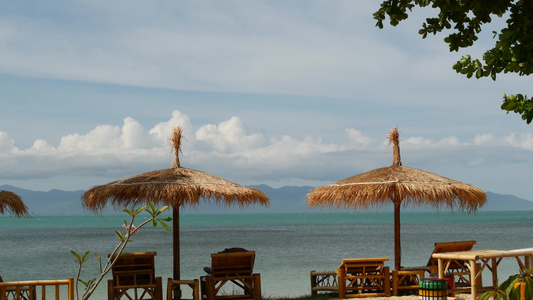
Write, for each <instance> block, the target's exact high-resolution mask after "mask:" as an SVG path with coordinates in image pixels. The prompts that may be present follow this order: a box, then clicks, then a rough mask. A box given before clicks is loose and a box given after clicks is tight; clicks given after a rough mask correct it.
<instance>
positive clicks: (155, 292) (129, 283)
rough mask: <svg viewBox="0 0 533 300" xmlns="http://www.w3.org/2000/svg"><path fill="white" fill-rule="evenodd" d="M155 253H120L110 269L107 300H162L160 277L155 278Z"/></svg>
mask: <svg viewBox="0 0 533 300" xmlns="http://www.w3.org/2000/svg"><path fill="white" fill-rule="evenodd" d="M155 255H156V252H136V253H122V254H120V255H119V256H118V258H117V261H116V262H115V264H114V265H113V267H112V274H113V279H110V280H108V282H107V287H108V290H107V291H108V300H119V299H122V298H123V297H124V298H125V299H130V300H144V299H151V300H162V295H163V288H162V279H161V277H156V276H155V263H154V258H155Z"/></svg>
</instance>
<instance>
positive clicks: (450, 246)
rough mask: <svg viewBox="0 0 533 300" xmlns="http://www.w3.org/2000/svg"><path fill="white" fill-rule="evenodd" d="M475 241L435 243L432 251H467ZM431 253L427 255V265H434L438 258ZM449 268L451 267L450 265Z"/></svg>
mask: <svg viewBox="0 0 533 300" xmlns="http://www.w3.org/2000/svg"><path fill="white" fill-rule="evenodd" d="M475 244H476V241H459V242H446V243H435V249H433V253H443V252H456V251H469V250H472V248H473V247H474V245H475ZM433 253H432V255H430V256H429V261H428V264H427V265H428V267H431V266H436V265H437V264H438V260H437V259H435V258H433ZM450 269H452V268H451V267H450Z"/></svg>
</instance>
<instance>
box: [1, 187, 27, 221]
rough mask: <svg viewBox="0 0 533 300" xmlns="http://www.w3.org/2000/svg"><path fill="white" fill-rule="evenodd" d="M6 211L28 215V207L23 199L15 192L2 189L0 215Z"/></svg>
mask: <svg viewBox="0 0 533 300" xmlns="http://www.w3.org/2000/svg"><path fill="white" fill-rule="evenodd" d="M5 213H9V214H14V215H16V216H19V217H22V216H27V215H28V207H26V205H25V204H24V202H22V199H21V198H20V197H19V196H18V195H17V194H15V193H13V192H10V191H5V190H0V215H3V214H5Z"/></svg>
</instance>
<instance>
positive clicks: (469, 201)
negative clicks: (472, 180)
mask: <svg viewBox="0 0 533 300" xmlns="http://www.w3.org/2000/svg"><path fill="white" fill-rule="evenodd" d="M388 138H389V143H390V144H393V163H392V165H391V166H390V167H385V168H380V169H375V170H372V171H369V172H366V173H362V174H359V175H356V176H353V177H350V178H346V179H343V180H341V181H338V182H335V183H333V184H330V185H325V186H321V187H318V188H316V189H314V190H312V191H311V192H310V193H309V194H308V195H307V198H308V205H309V206H310V207H334V208H337V209H339V208H340V207H344V208H345V209H350V208H351V209H353V210H356V209H358V208H362V209H367V208H369V207H380V206H383V205H386V204H388V203H390V202H392V203H393V204H394V258H395V259H394V267H395V269H396V270H400V268H401V243H400V206H401V204H402V203H403V205H404V206H407V205H409V204H412V205H415V206H422V205H425V206H432V207H435V208H441V207H447V208H449V209H451V210H458V211H465V212H468V213H470V212H473V211H476V210H477V209H478V208H479V207H481V206H483V205H484V204H485V203H486V201H487V197H486V195H485V193H484V192H483V191H482V190H480V189H478V188H476V187H474V186H471V185H469V184H465V183H461V182H459V181H456V180H453V179H449V178H446V177H442V176H439V175H437V174H434V173H430V172H426V171H422V170H419V169H413V168H408V167H404V166H402V161H401V158H400V142H399V133H398V129H397V128H393V129H392V130H391V131H390V132H389V135H388Z"/></svg>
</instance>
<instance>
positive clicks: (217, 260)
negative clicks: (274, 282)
mask: <svg viewBox="0 0 533 300" xmlns="http://www.w3.org/2000/svg"><path fill="white" fill-rule="evenodd" d="M254 260H255V251H244V252H229V253H213V254H211V275H210V276H203V277H200V287H201V291H202V299H207V300H215V299H254V300H256V299H261V275H260V274H257V273H253V268H254ZM227 284H230V285H233V290H232V295H224V291H222V288H223V287H224V286H226V285H227Z"/></svg>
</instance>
